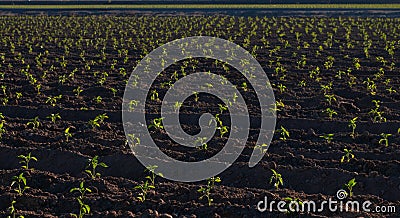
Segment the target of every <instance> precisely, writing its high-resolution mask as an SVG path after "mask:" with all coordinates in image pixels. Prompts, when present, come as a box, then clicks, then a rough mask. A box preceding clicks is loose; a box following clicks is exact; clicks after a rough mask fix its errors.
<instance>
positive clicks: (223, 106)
mask: <svg viewBox="0 0 400 218" xmlns="http://www.w3.org/2000/svg"><path fill="white" fill-rule="evenodd" d="M218 107H219V112H220V114H222V113H223V112H224V111H226V110H228V107H227V106H225V105H223V104H218Z"/></svg>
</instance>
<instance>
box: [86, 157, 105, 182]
mask: <svg viewBox="0 0 400 218" xmlns="http://www.w3.org/2000/svg"><path fill="white" fill-rule="evenodd" d="M98 166H100V167H103V168H107V167H108V166H107V164H105V163H103V162H99V156H98V155H96V156H94V157H93V158H89V159H88V162H87V166H86V169H85V172H86V173H87V174H88V175H89V176H90V177H91V178H92V179H96V178H100V176H101V174H100V173H98V172H96V169H97V167H98Z"/></svg>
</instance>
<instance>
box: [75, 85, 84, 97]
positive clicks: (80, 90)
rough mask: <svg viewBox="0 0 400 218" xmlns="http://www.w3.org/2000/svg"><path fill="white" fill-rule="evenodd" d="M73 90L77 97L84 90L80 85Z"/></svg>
mask: <svg viewBox="0 0 400 218" xmlns="http://www.w3.org/2000/svg"><path fill="white" fill-rule="evenodd" d="M73 92H74V93H75V95H76V97H79V95H80V94H81V92H83V89H82V88H81V87H80V86H78V87H76V89H74V90H73Z"/></svg>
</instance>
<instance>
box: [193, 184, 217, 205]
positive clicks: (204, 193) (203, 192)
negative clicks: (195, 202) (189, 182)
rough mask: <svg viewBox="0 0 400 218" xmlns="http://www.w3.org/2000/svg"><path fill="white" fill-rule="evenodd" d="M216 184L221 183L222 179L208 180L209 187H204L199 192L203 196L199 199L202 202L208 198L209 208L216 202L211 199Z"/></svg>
mask: <svg viewBox="0 0 400 218" xmlns="http://www.w3.org/2000/svg"><path fill="white" fill-rule="evenodd" d="M216 182H221V178H219V177H211V178H209V179H207V185H206V186H204V187H201V188H200V189H198V190H197V192H199V193H200V194H201V196H200V197H199V200H202V199H203V198H204V197H206V198H207V202H208V206H211V203H212V202H213V201H214V199H212V198H211V191H212V189H214V186H215V183H216Z"/></svg>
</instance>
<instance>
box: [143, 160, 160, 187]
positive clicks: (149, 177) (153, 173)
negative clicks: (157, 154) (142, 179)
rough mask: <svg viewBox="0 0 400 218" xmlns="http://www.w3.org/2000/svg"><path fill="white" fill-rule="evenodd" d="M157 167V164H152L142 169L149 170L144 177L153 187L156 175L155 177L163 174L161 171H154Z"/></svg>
mask: <svg viewBox="0 0 400 218" xmlns="http://www.w3.org/2000/svg"><path fill="white" fill-rule="evenodd" d="M157 167H158V166H155V165H154V166H148V167H147V168H146V169H145V170H144V172H149V173H150V175H148V176H146V179H148V180H149V181H150V184H151V185H152V186H153V187H155V185H154V181H155V179H156V177H157V176H160V177H162V176H163V175H162V173H156V172H155V170H156V168H157Z"/></svg>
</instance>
